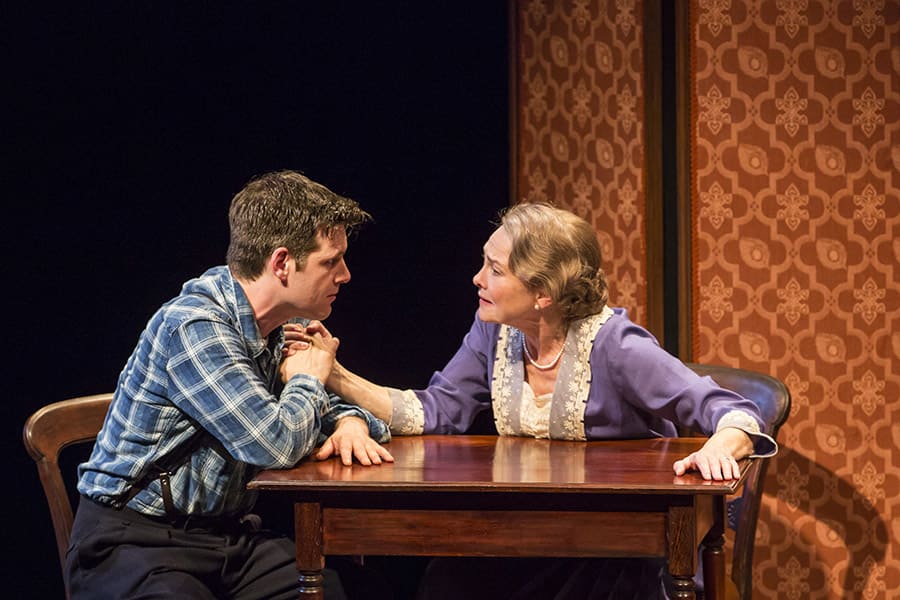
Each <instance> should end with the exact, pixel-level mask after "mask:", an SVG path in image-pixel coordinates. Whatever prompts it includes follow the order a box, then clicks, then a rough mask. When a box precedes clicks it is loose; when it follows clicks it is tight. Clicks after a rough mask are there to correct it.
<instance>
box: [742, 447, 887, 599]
mask: <svg viewBox="0 0 900 600" xmlns="http://www.w3.org/2000/svg"><path fill="white" fill-rule="evenodd" d="M773 460H774V461H775V463H774V464H772V465H771V466H770V468H769V474H768V478H767V490H768V493H767V495H768V496H775V497H776V498H777V501H778V504H779V507H784V506H786V507H787V508H788V512H787V514H784V511H783V509H781V508H780V509H779V510H780V512H781V513H782V514H779V515H778V516H777V517H774V516H773V515H772V514H771V511H770V510H769V509H767V508H765V506H764V507H763V508H764V510H763V511H761V512H760V517H759V518H760V521H764V522H766V523H767V524H768V526H769V528H770V539H771V538H777V539H784V540H789V539H791V536H792V535H797V536H799V537H800V538H801V539H802V540H803V541H804V545H805V546H807V547H809V548H811V549H815V548H821V547H823V546H824V547H827V548H834V549H836V551H837V549H843V550H844V551H846V552H847V563H846V568H845V569H844V570H843V573H842V582H841V589H842V590H843V593H844V595H843V597H844V598H858V597H863V595H862V591H863V590H865V589H866V585H867V584H868V582H869V581H870V579H871V578H872V577H873V573H872V570H873V569H875V568H876V567H877V566H878V565H879V564H882V562H883V560H884V558H885V555H886V552H887V548H888V545H889V544H890V543H891V542H890V536H889V533H888V529H887V526H886V524H885V522H884V520H883V518H882V516H881V514H880V513H879V512H878V509H877V508H876V507H875V506H873V505H872V503H871V502H870V501H869V500H868V499H867V498H866V497H865V495H864V494H863V493H862V491H861V490H860V488H859V487H858V486H857V485H856V484H854V483H853V481H852V477H851V478H849V479H850V480H848V477H845V476H840V475H837V474H836V473H834V472H833V471H831V470H829V469H828V468H826V467H824V466H823V465H821V464H819V463H817V462H815V461H813V460H811V459H809V458H808V457H806V456H804V455H802V454H800V453H798V452H797V451H795V450H793V449H791V448H787V447H785V446H783V445H782V446H781V448H780V450H779V454H778V456H777V457H776V458H775V459H773ZM795 515H796V516H800V515H808V516H809V517H812V522H811V523H808V524H805V525H804V524H801V525H800V526H799V527H798V521H799V520H798V519H795V518H793V517H794V516H795ZM848 515H849V518H848ZM778 528H784V530H783V531H778ZM792 532H793V533H792ZM779 556H780V558H779V564H777V565H771V566H767V567H766V568H765V569H763V571H762V573H760V575H761V576H762V579H763V580H764V581H778V582H779V585H780V586H783V587H784V589H779V592H780V593H784V594H788V593H794V592H796V593H798V594H799V596H797V597H805V595H806V594H808V593H809V592H810V590H815V591H818V590H828V589H829V585H830V584H829V583H828V580H829V578H830V577H831V573H830V569H831V567H830V566H829V565H827V564H825V563H824V562H823V561H822V560H821V559H820V557H819V556H817V555H816V553H815V552H810V553H809V554H805V553H804V554H797V555H795V556H789V557H788V558H786V559H785V558H784V554H783V553H782V554H781V555H779ZM758 564H759V563H758V562H757V565H758ZM806 585H808V586H809V587H808V589H805V588H804V587H803V586H806ZM804 589H805V591H804Z"/></svg>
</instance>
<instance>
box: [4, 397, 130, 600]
mask: <svg viewBox="0 0 900 600" xmlns="http://www.w3.org/2000/svg"><path fill="white" fill-rule="evenodd" d="M112 397H113V395H112V394H97V395H95V396H84V397H81V398H73V399H71V400H63V401H61V402H56V403H54V404H49V405H47V406H44V407H43V408H41V409H39V410H38V411H37V412H35V413H34V414H32V415H31V416H30V417H29V418H28V420H27V421H26V422H25V427H24V429H23V430H22V438H23V441H24V443H25V448H26V450H28V454H29V455H30V456H31V458H33V459H34V462H35V464H36V465H37V470H38V475H39V476H40V479H41V485H42V486H43V488H44V495H45V496H46V497H47V504H48V505H49V506H50V519H51V520H52V521H53V532H54V534H55V535H56V550H57V552H58V554H59V564H60V568H61V569H65V561H66V549H67V548H68V546H69V535H70V534H71V533H72V520H73V512H72V503H71V501H70V500H69V493H68V491H67V489H66V485H65V481H64V479H63V476H62V473H61V472H60V468H59V453H60V451H62V449H63V448H65V447H66V446H70V445H72V444H77V443H80V442H90V441H93V440H94V439H95V438H96V437H97V434H98V433H99V432H100V428H101V427H102V426H103V419H104V418H105V417H106V412H107V410H109V404H110V402H111V401H112ZM66 597H68V591H67V592H66Z"/></svg>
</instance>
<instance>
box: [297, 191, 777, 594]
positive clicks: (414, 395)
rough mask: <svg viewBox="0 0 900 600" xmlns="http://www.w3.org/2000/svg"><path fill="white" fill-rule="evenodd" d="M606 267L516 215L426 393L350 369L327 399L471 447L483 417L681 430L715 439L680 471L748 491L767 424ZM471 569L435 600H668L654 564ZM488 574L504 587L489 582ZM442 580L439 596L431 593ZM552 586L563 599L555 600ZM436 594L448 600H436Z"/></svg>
mask: <svg viewBox="0 0 900 600" xmlns="http://www.w3.org/2000/svg"><path fill="white" fill-rule="evenodd" d="M600 264H601V255H600V247H599V244H598V243H597V238H596V235H595V233H594V231H593V229H592V227H591V226H590V224H589V223H587V222H586V221H584V220H583V219H581V218H579V217H577V216H575V215H573V214H572V213H569V212H566V211H564V210H560V209H556V208H553V207H551V206H548V205H545V204H520V205H517V206H515V207H513V208H510V209H509V210H508V211H507V212H506V213H505V214H504V215H503V216H502V220H501V224H500V226H499V227H498V228H497V229H496V230H495V231H494V233H493V234H492V235H491V237H490V239H488V241H487V243H486V244H485V245H484V263H483V265H482V267H481V269H480V270H479V271H478V273H476V275H475V277H474V279H473V281H474V283H475V286H476V287H477V288H478V298H479V305H478V313H477V316H476V318H475V322H474V323H473V325H472V327H471V329H470V330H469V333H468V334H467V335H466V336H465V338H464V339H463V343H462V346H461V347H460V348H459V350H458V351H457V353H456V355H455V356H454V357H453V358H452V359H451V360H450V362H449V363H448V364H447V366H446V367H444V369H443V370H442V371H440V372H438V373H435V374H434V376H433V377H432V378H431V381H430V382H429V384H428V387H427V388H426V389H424V390H417V391H412V390H405V391H401V390H396V389H393V388H387V387H383V386H379V385H376V384H374V383H372V382H369V381H367V380H366V379H364V378H362V377H359V376H358V375H356V374H354V373H351V372H350V371H348V370H347V369H345V368H344V367H343V366H341V365H339V364H338V363H335V367H334V368H333V370H332V373H331V377H330V378H329V380H328V387H329V388H330V389H331V390H332V391H334V392H336V393H337V394H339V395H341V396H343V397H344V398H345V399H346V400H348V401H350V402H353V403H356V404H359V405H360V406H362V407H364V408H367V409H369V410H370V411H371V412H372V413H374V414H375V415H376V416H378V417H380V418H382V419H384V420H385V421H387V422H389V423H390V427H391V431H392V433H394V434H399V435H415V434H423V433H463V432H465V431H466V430H467V429H468V428H469V426H470V425H471V424H472V423H473V421H474V420H475V418H476V417H477V416H478V415H479V414H480V413H482V412H483V411H487V410H493V414H494V422H495V424H496V427H497V431H498V433H499V434H500V435H518V436H533V437H539V438H553V439H565V440H592V439H622V438H647V437H673V436H676V435H677V428H676V424H678V425H681V426H684V427H687V428H690V429H693V430H698V431H704V432H706V433H707V434H708V435H710V438H709V439H708V440H707V442H706V443H705V444H704V445H703V447H702V448H701V449H700V450H698V451H697V452H694V453H692V454H691V455H689V456H686V457H684V458H683V459H681V460H679V461H677V462H675V464H674V465H673V470H674V472H675V474H676V475H682V474H684V473H685V472H686V471H688V470H692V469H696V470H698V471H699V472H700V473H701V475H702V476H703V477H704V478H705V479H717V480H720V479H729V478H737V477H739V476H740V472H739V467H738V464H737V461H738V460H740V459H742V458H745V457H747V456H750V455H760V456H769V455H772V454H774V453H775V451H776V450H777V446H776V444H775V441H774V440H773V439H772V438H771V437H769V436H767V435H765V434H763V433H760V426H761V425H762V421H761V419H760V417H759V413H758V410H757V408H756V406H755V405H754V404H753V403H752V402H751V401H749V400H747V399H745V398H742V397H741V396H738V395H737V394H734V393H732V392H730V391H728V390H725V389H723V388H720V387H719V386H718V385H716V384H715V382H713V381H712V380H711V379H709V378H701V377H699V376H697V375H696V374H695V373H694V372H693V371H692V370H690V369H689V368H688V367H687V366H685V365H684V364H683V363H682V362H681V361H679V360H678V359H676V358H675V357H673V356H672V355H670V354H668V353H667V352H666V351H665V350H663V349H662V348H661V347H660V346H659V345H658V343H657V342H656V340H655V338H654V337H653V336H652V335H651V334H650V333H649V332H648V331H647V330H645V329H643V328H642V327H640V326H638V325H636V324H634V323H632V322H631V321H630V320H629V319H628V317H627V315H626V313H625V311H624V310H622V309H611V308H610V307H608V306H607V300H608V289H607V284H606V278H605V276H604V273H603V270H602V269H601V267H600ZM319 335H321V336H324V337H327V336H328V335H329V333H328V332H327V330H325V328H324V327H322V326H321V325H320V324H313V325H312V326H311V327H310V328H308V329H307V330H305V331H303V330H299V329H298V330H296V331H294V332H292V333H291V339H293V340H300V341H305V342H312V343H315V342H314V340H315V338H316V337H317V336H319ZM461 562H463V561H460V560H457V559H452V560H447V559H442V560H440V561H437V562H436V563H434V564H433V568H431V569H430V571H429V574H428V575H427V576H426V582H425V591H426V592H427V597H429V598H430V597H453V593H454V592H452V591H450V590H447V589H445V588H446V586H447V585H450V584H452V583H454V582H461V581H462V578H463V576H466V577H478V578H479V579H478V580H479V581H487V580H488V579H490V580H492V581H499V580H502V582H501V585H502V586H503V587H502V590H492V591H491V592H490V593H491V594H497V593H500V592H502V593H503V595H504V596H506V597H516V598H518V597H534V598H544V597H559V598H562V597H567V598H576V597H577V598H585V597H597V598H605V597H610V596H611V595H614V596H615V597H619V596H622V597H635V598H649V597H654V594H658V593H660V585H659V578H658V575H659V572H660V568H661V565H660V563H658V562H654V561H647V560H620V561H612V560H603V561H543V562H540V561H539V563H535V562H534V561H530V562H529V563H528V565H529V566H528V567H527V569H522V568H520V567H518V566H513V567H511V568H510V569H508V572H507V571H503V574H502V577H497V574H498V573H499V572H500V571H501V570H503V569H505V568H506V566H508V565H515V564H518V563H515V561H509V560H506V559H502V560H499V561H487V560H485V559H474V560H468V561H465V562H466V565H465V568H458V567H457V565H458V564H460V563H461ZM478 565H481V567H479V566H478ZM484 565H489V566H488V567H487V568H488V569H489V571H488V573H490V574H492V575H493V577H490V578H488V577H487V576H486V575H485V574H484V573H480V574H479V571H482V570H483V567H484ZM545 567H546V568H545ZM649 573H652V574H653V577H649V576H648V574H649ZM438 580H440V585H432V584H433V582H435V581H438ZM648 581H649V582H652V583H651V584H650V585H649V586H648V587H645V588H643V589H641V588H640V584H641V583H643V584H644V585H647V583H648ZM635 583H637V584H638V587H637V588H634V589H632V587H633V584H635ZM544 584H547V585H549V586H550V587H551V588H552V589H553V590H554V592H553V594H557V595H549V596H548V595H547V591H546V589H545V588H542V587H541V586H542V585H544ZM572 586H574V587H572ZM625 588H628V589H627V590H626V589H625ZM437 589H440V590H442V592H441V594H440V595H439V596H437V595H434V594H433V593H431V592H432V591H434V590H437ZM462 589H464V588H462ZM559 590H569V591H568V592H559ZM516 594H519V595H516ZM494 597H496V596H494Z"/></svg>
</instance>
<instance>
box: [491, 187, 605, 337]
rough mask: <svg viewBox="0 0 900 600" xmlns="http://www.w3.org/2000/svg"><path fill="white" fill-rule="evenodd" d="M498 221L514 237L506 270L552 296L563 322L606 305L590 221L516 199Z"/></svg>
mask: <svg viewBox="0 0 900 600" xmlns="http://www.w3.org/2000/svg"><path fill="white" fill-rule="evenodd" d="M500 220H501V221H500V224H501V226H502V227H503V228H504V230H505V231H506V233H507V234H508V235H509V237H510V240H511V241H512V249H511V250H510V253H509V268H510V270H511V271H512V273H513V274H514V275H515V276H516V277H518V278H519V279H520V280H521V281H522V282H523V283H524V284H525V285H526V286H528V287H529V288H531V289H535V290H542V291H543V292H544V293H545V294H547V295H548V296H550V298H552V299H553V301H554V302H555V303H556V305H557V306H559V308H560V310H561V311H562V314H563V318H565V319H566V321H567V322H569V321H573V320H575V319H580V318H583V317H587V316H588V315H592V314H596V313H599V312H600V311H601V310H602V309H603V307H604V306H606V303H607V302H608V300H609V288H608V286H607V284H606V274H605V273H604V272H603V269H602V268H601V267H600V264H601V262H602V257H601V255H600V244H599V243H598V242H597V234H596V233H595V232H594V229H593V227H591V225H590V223H588V222H587V221H585V220H584V219H582V218H581V217H578V216H576V215H574V214H572V213H570V212H568V211H565V210H561V209H558V208H555V207H553V206H550V205H549V204H543V203H533V204H532V203H526V204H517V205H516V206H513V207H511V208H509V209H507V210H506V211H505V212H504V213H502V214H501V216H500Z"/></svg>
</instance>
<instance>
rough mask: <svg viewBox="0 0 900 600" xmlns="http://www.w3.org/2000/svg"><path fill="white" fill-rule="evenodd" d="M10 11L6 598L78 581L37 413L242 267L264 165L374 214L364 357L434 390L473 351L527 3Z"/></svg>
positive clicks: (2, 44) (107, 386)
mask: <svg viewBox="0 0 900 600" xmlns="http://www.w3.org/2000/svg"><path fill="white" fill-rule="evenodd" d="M3 13H4V15H3V17H2V18H0V22H2V23H0V28H2V29H0V54H2V55H3V57H4V58H3V59H2V60H3V75H4V79H5V84H4V86H3V92H2V98H3V100H2V102H3V110H2V111H0V112H2V117H0V119H2V121H0V127H2V129H0V135H2V139H3V144H2V153H3V154H2V156H0V161H2V162H0V164H2V183H3V185H2V190H3V205H2V206H3V208H2V211H3V212H2V214H3V215H4V216H3V218H2V221H0V227H2V240H3V242H2V243H3V250H4V256H5V258H6V260H5V264H4V266H3V273H4V280H5V282H6V283H5V286H4V291H3V294H2V297H3V302H4V305H3V306H4V317H5V319H4V321H5V323H4V326H3V330H4V334H5V335H4V343H3V346H4V360H3V361H2V364H3V370H4V373H3V381H4V383H5V394H4V397H5V401H4V402H3V410H4V411H5V415H4V418H3V423H4V427H5V429H4V431H3V434H2V436H0V439H2V441H3V443H4V444H5V446H4V454H3V456H4V457H5V458H6V460H7V464H6V469H5V474H6V477H5V478H4V479H5V481H6V484H7V485H6V486H5V490H4V494H3V495H4V505H5V506H4V508H5V510H4V512H3V520H4V521H5V523H4V525H3V528H2V531H3V539H4V541H5V544H4V545H5V550H6V551H5V555H6V559H5V560H4V561H2V564H3V569H4V570H5V573H4V574H3V575H4V576H3V581H4V587H5V588H6V591H5V592H4V594H3V595H4V596H5V597H15V598H40V599H45V598H61V597H62V586H61V582H60V579H61V577H60V570H59V565H58V562H57V557H56V550H55V544H54V539H53V535H52V529H51V526H50V520H49V511H48V510H47V506H46V503H45V501H44V498H43V494H42V491H41V488H40V484H39V482H38V479H37V474H36V472H35V470H34V467H33V464H32V462H31V460H30V459H29V458H28V456H27V454H26V453H25V450H24V448H23V446H22V444H21V428H22V425H23V423H24V421H25V419H26V418H27V416H28V415H29V414H30V413H31V412H33V411H34V410H36V409H37V408H38V407H40V406H41V405H44V404H47V403H50V402H53V401H56V400H61V399H64V398H68V397H73V396H79V395H85V394H91V393H98V392H103V391H111V390H112V389H113V388H114V386H115V382H116V378H117V376H118V373H119V370H120V369H121V368H122V366H123V364H124V362H125V360H126V359H127V358H128V355H129V354H130V352H131V350H132V348H133V346H134V344H135V341H136V339H137V336H138V334H139V332H140V330H141V329H142V327H143V326H144V324H145V323H146V321H147V319H148V318H149V317H150V315H151V314H152V312H153V311H154V310H155V309H156V308H157V307H158V306H159V305H160V304H161V303H162V302H164V301H166V300H168V299H169V298H170V297H172V296H174V295H175V294H177V293H178V291H179V289H180V286H181V284H182V283H183V282H184V281H185V280H187V279H190V278H192V277H194V276H196V275H199V274H200V273H201V272H202V271H203V270H205V269H206V268H207V267H209V266H213V265H217V264H222V263H223V262H224V254H225V249H226V245H227V240H228V229H227V219H226V213H227V207H228V203H229V201H230V199H231V197H232V196H233V195H234V193H235V192H237V191H238V190H239V189H240V188H241V187H242V186H243V185H244V183H246V181H247V180H249V179H250V178H251V177H253V176H254V175H258V174H261V173H263V172H266V171H270V170H275V169H282V168H291V169H297V170H300V171H303V172H304V173H306V174H307V175H308V176H310V177H311V178H313V179H315V180H317V181H320V182H321V183H324V184H325V185H327V186H329V187H331V188H332V189H333V190H335V191H336V192H339V193H342V194H345V195H348V196H350V197H352V198H354V199H356V200H357V201H359V202H360V204H361V205H362V206H363V207H364V208H365V209H367V210H368V211H369V212H371V213H372V215H373V216H374V217H375V223H373V224H370V225H368V226H366V227H364V228H363V229H362V230H361V231H360V232H359V235H358V236H356V237H355V238H352V239H351V242H350V251H349V254H348V256H347V260H348V264H349V267H350V270H351V273H352V275H353V280H352V282H351V283H350V284H349V285H347V286H345V287H344V288H343V289H342V291H341V295H340V296H339V298H338V300H337V302H336V303H335V308H334V313H333V315H332V316H331V317H330V318H329V319H328V321H327V325H328V326H329V327H330V329H331V330H332V331H333V332H334V333H335V334H336V335H338V336H340V337H341V338H342V344H341V348H340V351H339V356H340V357H341V359H342V360H343V361H344V362H345V363H346V364H347V365H348V366H350V367H351V368H353V369H355V370H357V371H359V372H360V373H362V374H364V375H368V376H370V377H372V378H374V379H376V380H379V381H380V382H383V383H386V384H391V385H396V386H413V387H418V386H423V385H424V384H425V383H426V382H427V380H428V377H429V376H430V374H431V372H432V371H433V370H435V369H438V368H440V367H441V366H443V364H444V362H445V361H446V360H447V359H448V358H449V357H450V356H451V355H452V353H453V351H454V350H455V349H456V347H457V345H458V343H459V341H460V340H461V338H462V335H463V334H464V333H465V331H466V330H467V328H468V325H469V324H470V322H471V319H472V317H473V315H474V311H475V308H476V301H475V295H474V287H473V286H472V283H471V277H472V275H473V274H474V272H475V270H476V269H477V268H478V266H479V264H480V260H481V259H480V253H481V244H482V243H483V241H484V240H485V239H486V237H487V236H488V235H489V233H490V231H491V230H492V225H491V222H492V221H493V220H494V218H495V216H496V214H497V211H498V210H499V209H501V208H502V207H504V206H506V205H507V203H508V193H509V192H508V189H509V175H508V169H509V162H508V161H509V159H508V154H509V150H508V90H507V81H508V76H507V52H508V49H507V44H508V32H507V14H506V3H505V2H500V1H490V2H482V1H478V0H467V1H453V2H450V1H445V2H439V1H429V2H415V1H409V2H401V1H396V0H395V1H391V2H352V1H349V0H347V1H334V0H330V1H328V2H287V1H282V2H246V3H233V4H228V3H225V4H223V3H218V2H216V3H213V2H208V3H200V2H188V3H181V2H139V3H121V4H120V3H112V2H108V3H69V4H68V5H62V4H60V5H58V6H50V5H48V6H44V5H43V4H41V3H24V2H23V3H11V4H7V5H6V6H5V7H4V9H3ZM69 460H74V461H77V459H69ZM72 468H73V469H74V462H73V463H72Z"/></svg>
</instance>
